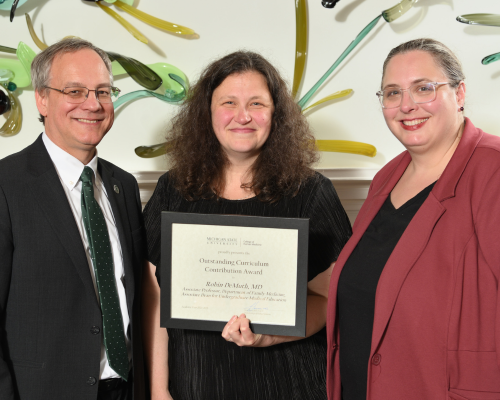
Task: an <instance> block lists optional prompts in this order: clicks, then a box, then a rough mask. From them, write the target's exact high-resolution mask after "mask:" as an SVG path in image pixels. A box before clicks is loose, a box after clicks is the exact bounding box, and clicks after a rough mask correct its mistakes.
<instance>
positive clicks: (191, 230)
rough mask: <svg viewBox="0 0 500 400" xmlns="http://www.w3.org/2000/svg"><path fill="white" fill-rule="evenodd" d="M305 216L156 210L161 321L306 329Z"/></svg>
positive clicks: (181, 325)
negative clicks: (239, 318) (243, 321)
mask: <svg viewBox="0 0 500 400" xmlns="http://www.w3.org/2000/svg"><path fill="white" fill-rule="evenodd" d="M308 225H309V221H308V220H307V219H293V218H266V217H247V216H234V215H231V216H228V215H206V214H186V213H167V212H164V213H163V215H162V272H161V276H162V279H161V283H162V302H161V307H162V311H161V315H162V318H161V322H162V326H166V327H178V328H186V329H203V330H220V331H221V330H222V329H223V327H224V325H225V324H226V323H227V321H229V319H231V317H232V316H233V315H240V314H242V313H244V314H246V316H247V318H249V319H250V321H251V323H252V329H253V331H254V332H256V333H274V334H290V335H294V336H295V335H299V336H304V335H305V308H306V304H305V302H306V296H307V245H308V243H307V241H308Z"/></svg>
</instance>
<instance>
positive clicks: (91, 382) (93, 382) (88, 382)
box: [87, 376, 97, 386]
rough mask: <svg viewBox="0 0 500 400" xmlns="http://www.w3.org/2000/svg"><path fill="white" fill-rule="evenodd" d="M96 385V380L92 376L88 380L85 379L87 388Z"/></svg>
mask: <svg viewBox="0 0 500 400" xmlns="http://www.w3.org/2000/svg"><path fill="white" fill-rule="evenodd" d="M96 383H97V379H96V378H94V377H93V376H90V377H89V378H88V379H87V385H89V386H93V385H95V384H96Z"/></svg>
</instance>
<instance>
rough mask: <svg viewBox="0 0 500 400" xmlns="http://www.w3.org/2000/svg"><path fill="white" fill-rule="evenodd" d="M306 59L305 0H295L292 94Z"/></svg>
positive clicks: (295, 91)
mask: <svg viewBox="0 0 500 400" xmlns="http://www.w3.org/2000/svg"><path fill="white" fill-rule="evenodd" d="M306 59H307V4H306V0H295V69H294V72H293V86H292V96H293V97H295V96H296V94H297V92H298V90H299V87H300V82H302V77H303V76H304V67H305V65H306Z"/></svg>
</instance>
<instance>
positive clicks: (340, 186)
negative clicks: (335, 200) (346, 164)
mask: <svg viewBox="0 0 500 400" xmlns="http://www.w3.org/2000/svg"><path fill="white" fill-rule="evenodd" d="M317 171H318V172H320V173H321V174H323V175H324V176H326V177H327V178H329V179H330V180H331V181H332V183H333V185H334V186H335V189H336V190H337V193H338V195H339V198H340V200H341V202H342V205H343V206H344V208H345V210H346V212H347V215H349V218H350V220H351V223H353V222H354V219H355V218H356V215H357V214H358V212H359V209H360V208H361V206H362V205H363V202H364V201H365V199H366V196H367V194H368V188H369V187H370V183H371V181H372V179H373V177H374V176H375V174H376V173H377V172H378V169H374V168H323V169H317ZM165 172H166V171H132V172H131V173H132V175H134V176H135V178H136V179H137V182H138V183H139V190H140V193H141V202H142V205H143V206H144V205H145V204H146V203H147V202H148V200H149V198H150V197H151V196H152V194H153V192H154V190H155V187H156V183H157V182H158V179H159V178H160V176H162V175H163V174H164V173H165Z"/></svg>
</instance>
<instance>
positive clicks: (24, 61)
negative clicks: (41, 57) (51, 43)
mask: <svg viewBox="0 0 500 400" xmlns="http://www.w3.org/2000/svg"><path fill="white" fill-rule="evenodd" d="M16 55H17V58H18V59H19V61H20V62H21V65H22V66H23V68H24V70H25V71H26V74H27V75H28V76H30V75H31V63H32V62H33V60H34V59H35V57H36V53H35V52H34V51H33V50H32V49H31V47H29V46H28V45H27V44H26V43H24V42H19V44H18V45H17V50H16Z"/></svg>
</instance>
